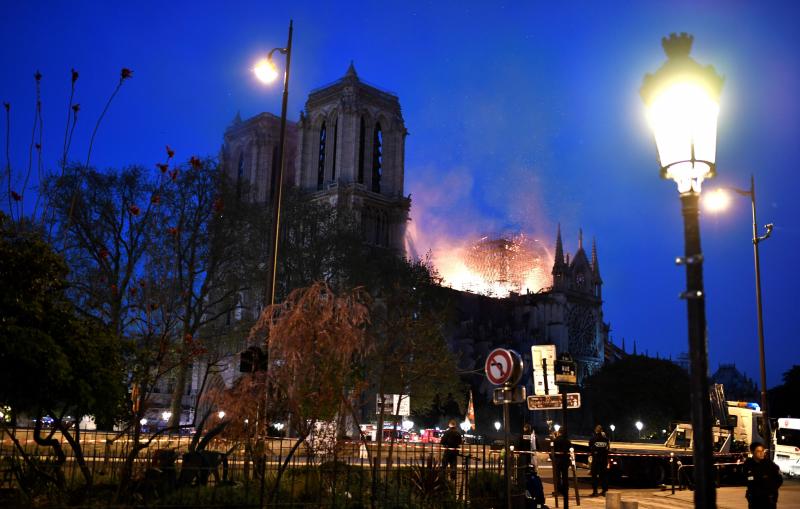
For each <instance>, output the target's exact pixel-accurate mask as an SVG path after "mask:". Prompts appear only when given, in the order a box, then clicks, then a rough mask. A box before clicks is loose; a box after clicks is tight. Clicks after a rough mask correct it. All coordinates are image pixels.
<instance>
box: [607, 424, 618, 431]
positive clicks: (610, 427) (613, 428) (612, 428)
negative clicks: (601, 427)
mask: <svg viewBox="0 0 800 509" xmlns="http://www.w3.org/2000/svg"><path fill="white" fill-rule="evenodd" d="M609 429H611V431H614V430H615V429H617V427H616V426H614V425H613V424H612V425H611V426H609Z"/></svg>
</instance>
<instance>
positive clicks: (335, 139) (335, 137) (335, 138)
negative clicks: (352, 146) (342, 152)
mask: <svg viewBox="0 0 800 509" xmlns="http://www.w3.org/2000/svg"><path fill="white" fill-rule="evenodd" d="M338 145H339V118H338V117H337V118H336V123H335V124H333V170H332V171H331V180H336V148H337V146H338Z"/></svg>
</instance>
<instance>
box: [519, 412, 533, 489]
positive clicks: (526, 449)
mask: <svg viewBox="0 0 800 509" xmlns="http://www.w3.org/2000/svg"><path fill="white" fill-rule="evenodd" d="M531 436H532V434H531V425H530V424H528V423H525V425H523V426H522V436H520V437H519V441H518V442H517V448H516V450H517V469H518V470H519V472H520V476H519V477H520V478H522V475H521V474H522V472H524V471H525V469H526V468H527V467H528V465H530V464H531V449H532V447H531V443H532V438H531Z"/></svg>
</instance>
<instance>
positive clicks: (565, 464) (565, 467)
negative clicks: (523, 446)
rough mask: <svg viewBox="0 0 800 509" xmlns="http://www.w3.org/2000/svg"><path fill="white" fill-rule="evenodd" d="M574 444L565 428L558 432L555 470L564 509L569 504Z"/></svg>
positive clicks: (555, 442)
mask: <svg viewBox="0 0 800 509" xmlns="http://www.w3.org/2000/svg"><path fill="white" fill-rule="evenodd" d="M571 447H572V442H570V441H569V438H567V435H566V433H565V432H564V428H561V429H559V430H558V431H556V438H555V440H553V469H554V470H555V473H556V487H557V492H558V493H560V494H561V495H563V496H564V509H567V507H568V506H567V504H568V503H569V502H568V500H569V498H568V495H569V467H570V464H571V463H572V462H571V460H570V457H569V450H570V448H571Z"/></svg>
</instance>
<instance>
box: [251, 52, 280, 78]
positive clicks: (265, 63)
mask: <svg viewBox="0 0 800 509" xmlns="http://www.w3.org/2000/svg"><path fill="white" fill-rule="evenodd" d="M253 73H255V75H256V78H258V79H259V81H261V82H262V83H272V82H273V81H275V79H277V77H278V69H277V68H276V67H275V63H274V62H272V59H269V58H262V59H261V60H259V61H258V63H256V65H255V67H253Z"/></svg>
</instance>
